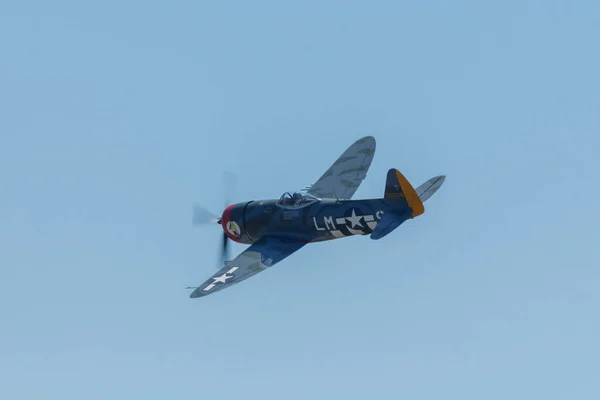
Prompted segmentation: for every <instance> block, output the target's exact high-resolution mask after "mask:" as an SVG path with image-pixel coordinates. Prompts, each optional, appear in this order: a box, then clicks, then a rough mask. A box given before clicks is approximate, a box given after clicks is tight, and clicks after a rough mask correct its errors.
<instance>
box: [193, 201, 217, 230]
mask: <svg viewBox="0 0 600 400" xmlns="http://www.w3.org/2000/svg"><path fill="white" fill-rule="evenodd" d="M192 222H193V224H194V225H207V224H215V223H218V222H219V217H217V216H216V215H215V214H213V213H212V212H210V211H208V210H207V209H205V208H204V207H201V206H198V205H196V206H194V214H193V217H192Z"/></svg>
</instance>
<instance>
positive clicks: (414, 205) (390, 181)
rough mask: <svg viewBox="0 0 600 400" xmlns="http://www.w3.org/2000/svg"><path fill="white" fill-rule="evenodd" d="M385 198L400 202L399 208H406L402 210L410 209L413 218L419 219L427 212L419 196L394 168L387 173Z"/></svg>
mask: <svg viewBox="0 0 600 400" xmlns="http://www.w3.org/2000/svg"><path fill="white" fill-rule="evenodd" d="M383 198H384V199H385V200H389V201H390V202H398V206H404V207H402V208H405V207H408V208H410V209H411V218H415V217H418V216H419V215H421V214H423V213H424V212H425V207H424V206H423V202H422V201H421V199H420V198H419V195H418V194H417V192H416V191H415V189H414V188H413V187H412V185H411V184H410V182H408V180H407V179H406V178H405V177H404V175H402V174H401V173H400V171H398V170H397V169H394V168H392V169H390V170H389V171H388V173H387V181H386V182H385V193H384V195H383Z"/></svg>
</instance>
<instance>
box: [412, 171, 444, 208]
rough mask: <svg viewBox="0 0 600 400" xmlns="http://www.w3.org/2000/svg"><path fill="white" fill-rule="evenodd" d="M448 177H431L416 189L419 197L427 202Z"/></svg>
mask: <svg viewBox="0 0 600 400" xmlns="http://www.w3.org/2000/svg"><path fill="white" fill-rule="evenodd" d="M445 180H446V177H445V176H444V175H440V176H436V177H433V178H431V179H429V180H428V181H427V182H425V183H423V184H422V185H421V186H419V187H418V188H417V189H416V192H417V194H418V195H419V198H420V199H421V201H422V202H423V203H425V202H426V201H427V200H428V199H429V198H430V197H431V196H433V194H434V193H435V192H437V190H438V189H439V188H440V187H441V186H442V184H443V183H444V181H445Z"/></svg>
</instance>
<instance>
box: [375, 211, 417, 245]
mask: <svg viewBox="0 0 600 400" xmlns="http://www.w3.org/2000/svg"><path fill="white" fill-rule="evenodd" d="M411 213H412V211H411V210H410V209H408V210H406V211H405V212H404V214H397V213H395V212H386V213H385V214H383V217H381V220H380V221H379V222H378V223H377V226H376V227H375V230H374V231H373V233H371V236H370V238H371V239H373V240H378V239H381V238H382V237H384V236H385V235H387V234H388V233H390V232H391V231H393V230H394V229H396V228H397V227H399V226H400V225H402V223H403V222H404V221H406V220H408V219H410V218H411Z"/></svg>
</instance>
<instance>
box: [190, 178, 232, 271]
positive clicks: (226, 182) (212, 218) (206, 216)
mask: <svg viewBox="0 0 600 400" xmlns="http://www.w3.org/2000/svg"><path fill="white" fill-rule="evenodd" d="M236 186H237V176H236V175H235V174H233V173H231V172H225V173H224V174H223V197H224V200H225V205H224V207H227V206H228V205H229V204H231V198H232V197H233V195H234V193H235V188H236ZM192 222H193V224H194V225H196V226H202V225H208V224H214V223H217V224H219V225H220V224H221V217H218V216H216V215H215V214H214V213H212V212H210V211H208V210H207V209H205V208H204V207H202V206H199V205H194V216H193V219H192ZM229 240H230V239H229V238H228V237H227V235H226V234H225V232H223V236H222V239H221V254H220V256H221V259H220V263H219V267H218V268H221V267H222V266H223V264H224V262H225V261H228V260H229V252H228V248H227V245H228V244H229Z"/></svg>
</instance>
